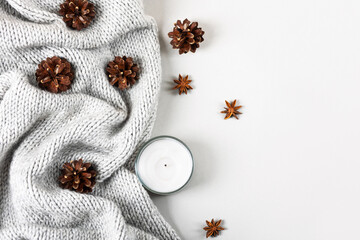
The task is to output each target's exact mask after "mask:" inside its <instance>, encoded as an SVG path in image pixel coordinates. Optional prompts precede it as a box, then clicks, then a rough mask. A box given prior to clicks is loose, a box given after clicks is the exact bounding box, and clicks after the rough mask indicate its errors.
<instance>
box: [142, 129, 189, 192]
mask: <svg viewBox="0 0 360 240" xmlns="http://www.w3.org/2000/svg"><path fill="white" fill-rule="evenodd" d="M193 168H194V162H193V157H192V154H191V152H190V150H189V148H188V147H187V146H186V145H185V144H184V143H183V142H182V141H180V140H179V139H176V138H174V137H169V136H160V137H156V138H153V139H151V140H150V141H149V142H147V143H146V144H145V146H144V147H143V148H142V149H141V150H140V153H139V155H138V157H137V160H136V163H135V171H136V175H137V176H138V178H139V179H140V181H141V183H142V184H143V186H144V187H145V188H146V189H148V190H149V191H151V192H153V193H157V194H169V193H173V192H176V191H178V190H180V189H181V188H183V187H184V186H185V185H186V184H187V182H188V181H189V180H190V178H191V175H192V172H193Z"/></svg>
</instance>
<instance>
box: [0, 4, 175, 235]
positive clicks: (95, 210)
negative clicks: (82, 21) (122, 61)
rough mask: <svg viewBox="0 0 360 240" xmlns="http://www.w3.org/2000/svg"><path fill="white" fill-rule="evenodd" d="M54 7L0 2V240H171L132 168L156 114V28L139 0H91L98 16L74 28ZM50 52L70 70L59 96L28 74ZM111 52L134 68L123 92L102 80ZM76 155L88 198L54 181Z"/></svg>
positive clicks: (32, 73)
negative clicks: (93, 179)
mask: <svg viewBox="0 0 360 240" xmlns="http://www.w3.org/2000/svg"><path fill="white" fill-rule="evenodd" d="M61 3H62V1H58V0H56V1H54V0H27V1H21V0H0V38H1V39H2V41H1V42H0V54H1V55H2V58H1V62H0V167H1V168H0V169H1V170H0V171H1V174H0V193H1V194H0V239H29V240H32V239H34V240H35V239H36V240H38V239H96V240H98V239H104V240H105V239H106V240H114V239H139V240H140V239H154V240H155V239H159V240H160V239H161V240H172V239H179V237H178V236H177V234H176V233H175V231H174V230H173V229H172V228H171V226H169V224H168V223H167V222H166V221H165V220H164V219H163V217H162V216H161V215H160V213H159V212H158V210H157V208H156V207H155V205H154V204H153V203H152V201H151V199H150V197H149V195H148V194H147V192H146V191H145V190H144V189H143V187H142V186H141V183H140V182H139V180H138V179H137V177H136V175H135V174H134V171H133V167H134V158H135V156H136V153H137V151H138V150H139V147H140V146H141V145H142V144H143V143H144V142H145V141H147V140H148V138H149V136H150V133H151V130H152V127H153V123H154V121H155V116H156V110H157V103H158V94H159V90H160V80H161V68H160V49H159V43H158V38H157V27H156V24H155V22H154V20H153V19H151V18H150V17H147V16H145V15H144V13H143V9H142V4H141V2H139V1H138V0H93V1H92V3H93V4H94V5H95V6H96V18H95V19H94V21H93V23H92V24H91V25H90V26H89V27H88V28H86V29H84V30H83V31H75V30H72V29H70V28H68V27H67V26H66V25H65V23H64V22H63V21H62V18H61V16H59V15H58V14H57V11H58V8H59V5H60V4H61ZM53 56H58V57H61V58H65V59H66V60H67V61H69V62H70V63H71V65H72V67H73V69H74V73H75V78H74V81H73V83H72V85H71V89H69V90H68V91H66V92H62V93H60V94H54V93H51V92H48V91H45V90H42V89H40V88H39V87H38V85H37V82H36V78H35V72H36V69H37V66H38V64H39V63H40V62H41V61H42V60H44V59H46V58H47V57H53ZM115 56H127V57H132V58H133V60H134V62H136V63H137V64H138V65H139V66H140V69H141V70H140V79H139V80H138V81H137V83H136V84H135V85H134V86H132V88H130V89H127V90H124V91H121V90H119V89H118V88H116V87H114V86H112V85H110V83H109V80H108V76H107V74H106V70H105V69H106V66H107V64H108V62H109V61H112V60H113V59H114V57H115ZM80 158H82V159H83V160H84V161H86V162H90V163H92V164H93V166H94V167H95V168H96V170H97V172H98V175H97V185H96V186H95V189H94V191H93V192H92V193H91V194H80V193H77V192H75V191H69V190H65V189H62V188H61V187H60V185H59V181H58V178H59V175H60V168H61V166H62V165H63V164H64V163H65V162H69V161H71V160H78V159H80Z"/></svg>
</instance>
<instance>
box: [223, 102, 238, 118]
mask: <svg viewBox="0 0 360 240" xmlns="http://www.w3.org/2000/svg"><path fill="white" fill-rule="evenodd" d="M225 103H226V106H227V108H226V107H225V111H222V112H221V113H226V115H225V119H229V118H230V117H232V116H234V117H235V118H236V119H239V118H238V116H237V114H241V112H239V111H238V110H239V109H240V108H241V107H242V106H236V100H234V101H233V102H232V103H231V104H230V103H229V102H228V101H225Z"/></svg>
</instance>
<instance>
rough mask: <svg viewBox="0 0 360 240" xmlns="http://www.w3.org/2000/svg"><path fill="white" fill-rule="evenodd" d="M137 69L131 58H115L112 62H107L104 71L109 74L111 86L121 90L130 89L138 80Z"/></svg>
mask: <svg viewBox="0 0 360 240" xmlns="http://www.w3.org/2000/svg"><path fill="white" fill-rule="evenodd" d="M139 70H140V69H139V67H138V65H137V64H135V63H134V62H133V59H132V58H131V57H125V56H123V57H122V58H121V57H115V59H114V61H111V62H109V64H108V67H107V68H106V71H107V72H108V73H109V75H108V76H109V81H110V84H111V85H115V86H117V87H118V88H120V89H121V90H124V89H126V88H129V87H131V86H132V85H134V84H135V82H136V81H137V80H139Z"/></svg>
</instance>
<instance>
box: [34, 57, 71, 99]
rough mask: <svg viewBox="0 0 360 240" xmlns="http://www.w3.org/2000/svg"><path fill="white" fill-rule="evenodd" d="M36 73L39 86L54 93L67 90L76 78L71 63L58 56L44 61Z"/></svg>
mask: <svg viewBox="0 0 360 240" xmlns="http://www.w3.org/2000/svg"><path fill="white" fill-rule="evenodd" d="M35 75H36V80H37V82H38V83H39V87H40V88H42V89H45V90H47V91H49V92H52V93H60V92H65V91H66V90H68V89H69V88H70V85H71V82H72V81H73V79H74V73H73V70H72V67H71V64H70V63H69V62H68V61H67V60H66V59H65V58H59V57H56V56H54V57H52V58H47V59H46V60H44V61H42V62H41V63H40V64H39V65H38V69H37V70H36V74H35Z"/></svg>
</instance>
